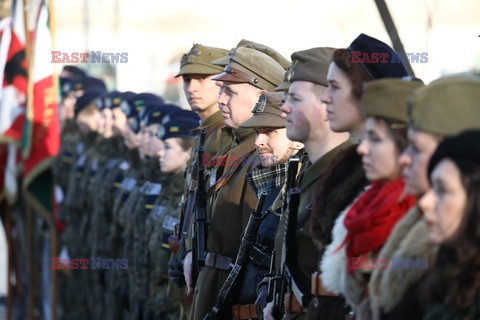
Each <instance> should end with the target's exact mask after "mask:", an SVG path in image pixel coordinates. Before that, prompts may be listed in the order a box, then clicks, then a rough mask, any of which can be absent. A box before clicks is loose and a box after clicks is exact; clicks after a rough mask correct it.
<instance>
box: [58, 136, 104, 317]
mask: <svg viewBox="0 0 480 320" xmlns="http://www.w3.org/2000/svg"><path fill="white" fill-rule="evenodd" d="M96 138H97V133H89V134H87V135H85V136H81V140H80V143H79V144H78V145H77V150H76V151H77V157H76V161H75V165H74V166H72V168H73V170H72V171H71V173H70V178H69V184H68V188H67V194H66V197H65V201H64V202H63V203H62V205H61V206H60V207H59V218H61V219H62V220H64V221H66V224H67V227H66V229H65V231H64V233H63V237H62V238H63V240H64V243H65V245H66V246H67V248H68V254H69V256H70V258H84V257H85V250H84V249H83V244H82V240H81V239H82V234H81V232H79V226H80V225H81V222H82V220H83V214H84V213H85V211H84V207H83V204H84V203H83V199H84V195H85V188H84V186H85V180H86V179H85V177H86V171H87V166H88V162H89V156H90V155H91V149H92V147H93V145H94V142H95V140H96ZM83 272H84V270H72V272H71V273H70V278H69V281H68V289H67V291H66V292H65V294H66V296H68V297H67V298H66V299H67V300H68V301H71V302H72V308H68V309H66V310H65V312H66V315H67V317H68V319H84V318H85V316H86V314H85V312H86V310H85V308H84V306H85V305H86V295H83V294H82V293H81V291H80V290H78V288H81V287H83V286H84V285H85V282H84V280H83V279H81V277H82V276H83Z"/></svg>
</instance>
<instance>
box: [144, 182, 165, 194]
mask: <svg viewBox="0 0 480 320" xmlns="http://www.w3.org/2000/svg"><path fill="white" fill-rule="evenodd" d="M160 191H162V185H161V184H160V183H153V182H150V183H148V186H147V187H146V189H145V194H146V195H157V194H160Z"/></svg>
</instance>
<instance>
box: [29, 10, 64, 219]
mask: <svg viewBox="0 0 480 320" xmlns="http://www.w3.org/2000/svg"><path fill="white" fill-rule="evenodd" d="M48 16H49V15H48V8H47V5H46V3H45V2H44V1H42V2H41V5H40V7H39V13H38V18H37V22H36V28H35V31H34V39H33V41H32V53H31V59H30V70H29V73H30V79H29V86H31V88H32V89H31V91H30V89H29V92H31V93H32V94H29V96H28V102H27V113H26V119H25V126H24V131H23V139H22V153H23V157H24V159H25V163H24V173H23V176H24V185H23V187H24V190H25V195H26V198H27V200H29V201H30V202H31V204H32V205H33V206H34V208H35V209H36V210H38V211H39V212H40V213H42V214H44V215H45V216H46V218H48V219H49V220H50V219H51V218H52V216H51V215H52V213H53V210H54V199H53V179H52V172H51V163H52V161H53V158H54V157H55V156H56V155H57V153H58V150H59V148H60V124H59V119H58V93H57V90H58V85H57V78H56V76H55V74H54V65H53V64H52V63H51V61H50V60H51V51H52V37H51V34H50V29H49V27H48Z"/></svg>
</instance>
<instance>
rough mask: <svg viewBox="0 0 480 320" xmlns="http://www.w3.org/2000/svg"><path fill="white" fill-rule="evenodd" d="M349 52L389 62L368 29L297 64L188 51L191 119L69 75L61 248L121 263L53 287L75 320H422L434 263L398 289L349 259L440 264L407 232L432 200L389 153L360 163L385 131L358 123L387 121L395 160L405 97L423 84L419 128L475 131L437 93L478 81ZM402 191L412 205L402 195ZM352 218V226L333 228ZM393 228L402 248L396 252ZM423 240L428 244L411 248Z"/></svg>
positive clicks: (271, 57)
mask: <svg viewBox="0 0 480 320" xmlns="http://www.w3.org/2000/svg"><path fill="white" fill-rule="evenodd" d="M353 51H356V52H358V51H360V52H364V53H366V54H369V55H371V54H372V53H379V52H382V53H388V54H396V53H395V52H394V51H393V49H391V48H390V47H389V46H388V45H386V44H385V43H383V42H381V41H379V40H377V39H375V38H372V37H369V36H367V35H363V34H362V35H360V36H359V37H357V38H356V39H355V40H354V41H353V42H352V43H351V44H350V46H349V47H348V49H334V48H329V47H322V48H312V49H308V50H303V51H298V52H295V53H293V54H292V61H293V62H292V63H290V62H289V61H288V60H287V59H285V58H283V57H282V56H281V55H280V54H279V53H278V52H276V51H275V50H273V49H272V48H269V47H268V46H265V45H262V44H258V43H254V42H251V41H245V40H242V41H241V42H240V43H239V44H238V45H237V47H236V48H234V49H232V50H230V51H229V52H227V51H226V50H223V49H219V48H213V47H207V46H203V45H194V46H193V47H192V48H191V50H190V51H189V52H188V53H187V54H185V55H184V56H183V58H182V60H181V69H180V72H179V73H178V76H182V77H183V83H184V91H185V95H186V97H187V101H188V102H189V104H190V107H191V109H192V111H193V112H190V111H185V110H179V108H177V107H175V106H172V105H168V104H165V103H164V102H163V101H162V100H161V98H159V97H154V96H152V95H150V94H133V93H130V92H127V93H118V92H112V93H108V94H106V93H105V90H104V88H98V83H97V82H98V81H92V79H91V78H89V77H85V76H83V75H82V76H80V78H81V79H78V77H79V76H75V75H72V76H71V77H70V79H69V80H65V85H66V87H67V89H65V90H64V95H65V99H64V104H63V106H64V108H65V102H66V101H69V100H68V97H69V96H77V95H78V96H80V97H78V99H76V102H75V108H73V109H74V111H75V112H74V119H75V120H74V121H66V122H65V123H66V125H65V127H64V132H65V134H64V136H63V139H62V151H61V153H60V155H59V157H58V159H57V166H56V167H57V168H58V169H57V173H58V174H57V177H58V184H59V186H60V187H61V190H62V192H63V193H64V195H65V196H64V199H63V201H62V206H61V210H59V217H58V218H59V219H62V220H64V221H65V222H66V229H65V231H64V233H63V237H62V238H63V241H64V244H65V247H66V248H67V250H68V256H69V257H70V258H71V259H72V258H89V259H93V258H94V257H101V258H104V257H107V258H110V257H113V258H123V259H127V260H128V268H126V269H122V270H70V271H71V273H70V274H66V275H65V278H64V282H63V283H62V284H63V285H64V288H65V290H64V291H63V292H64V294H61V297H62V300H63V303H62V306H63V307H64V308H63V309H64V311H65V315H66V318H67V319H76V318H94V319H110V318H112V319H120V318H125V319H170V318H172V319H178V318H180V319H256V318H260V319H263V318H265V319H280V318H285V319H345V318H346V317H350V318H355V317H356V318H357V319H370V318H375V319H395V318H402V319H404V318H415V319H422V317H423V314H424V312H425V310H423V309H422V306H420V304H419V303H418V301H417V300H418V299H416V298H417V297H416V296H415V294H413V293H412V292H415V288H416V287H417V286H418V283H419V281H420V280H421V279H423V278H424V277H425V275H426V273H427V271H428V270H415V271H412V270H409V271H410V273H409V272H405V274H402V275H401V276H402V277H403V278H397V280H395V279H393V280H392V279H391V278H389V277H394V276H392V275H391V274H390V273H388V274H386V275H384V274H382V273H381V272H382V270H380V269H378V270H370V269H369V270H367V271H366V270H353V269H352V268H351V266H350V262H349V261H350V260H349V259H352V258H355V257H367V256H368V257H369V258H372V257H377V256H378V257H382V255H383V256H384V257H385V258H386V259H391V258H394V257H396V255H399V254H401V255H402V257H417V258H418V257H421V258H426V259H429V261H431V264H433V261H434V260H435V252H436V247H435V246H434V245H433V244H431V243H430V242H428V235H427V234H428V232H426V231H425V230H423V229H422V230H423V231H425V232H424V234H421V232H420V235H419V231H418V230H417V231H416V232H415V234H414V235H410V234H409V233H408V231H406V229H409V227H412V228H414V229H421V228H424V227H425V226H424V223H423V224H422V219H421V217H419V214H418V212H417V211H416V210H415V208H417V207H413V209H412V212H408V213H407V211H408V210H409V209H410V208H411V207H412V206H413V204H414V203H415V197H420V196H421V195H422V194H423V193H424V192H425V191H426V190H415V188H414V187H412V185H413V186H414V185H415V183H416V181H414V180H415V178H417V179H420V178H419V177H421V176H422V175H421V174H420V175H418V174H417V175H416V176H415V174H416V173H415V174H412V177H410V179H411V180H412V181H409V180H408V179H406V178H405V179H406V180H407V181H405V182H404V181H403V179H401V178H399V172H401V170H399V169H398V168H399V167H400V165H399V164H398V163H396V158H397V157H396V156H395V154H393V153H392V154H391V155H390V158H391V159H395V161H394V162H395V163H394V164H392V167H393V168H394V169H395V170H393V169H392V172H395V175H393V176H387V177H381V176H380V177H379V176H378V175H377V174H378V173H376V172H375V170H373V171H372V169H371V168H372V167H373V165H371V166H370V167H369V164H366V163H363V165H362V157H363V158H364V159H368V158H367V155H368V154H369V153H370V152H371V150H372V149H371V147H369V148H367V149H366V143H367V142H369V143H370V144H372V145H373V143H374V138H375V137H372V136H368V134H370V135H373V134H372V133H371V132H374V131H375V130H374V129H371V132H370V131H368V132H370V133H368V134H365V135H364V125H365V119H366V118H367V117H373V118H381V119H382V121H386V123H387V124H388V128H390V129H389V130H393V131H392V132H393V133H392V136H395V137H396V138H395V139H397V138H398V139H397V140H398V141H397V143H396V144H395V146H396V148H397V149H398V152H397V153H401V152H402V151H403V149H404V148H405V147H406V142H405V141H406V139H407V137H406V127H407V112H406V104H407V100H408V99H409V98H410V97H411V96H412V95H413V94H414V93H415V92H417V91H415V90H420V92H421V94H419V95H418V97H417V100H418V101H417V100H414V102H413V103H412V107H411V110H410V111H409V116H410V118H411V119H410V122H409V123H408V125H409V126H410V128H411V129H412V130H417V131H420V132H422V131H426V132H429V133H432V134H435V135H436V136H437V135H440V136H446V135H451V134H456V133H458V132H460V131H463V130H465V129H469V128H477V127H479V125H478V120H477V119H478V110H475V109H474V108H473V107H472V106H471V103H469V101H470V100H471V99H470V98H469V99H465V101H462V102H463V104H462V105H461V106H460V107H458V108H457V112H458V114H459V115H461V116H460V117H461V120H454V119H452V118H451V117H448V116H445V111H444V108H446V107H448V106H449V105H448V103H449V102H448V101H451V100H446V99H445V97H443V98H442V99H443V100H440V101H439V99H438V98H436V97H437V96H438V93H439V92H441V91H442V90H447V89H448V88H458V87H460V88H466V89H465V90H467V92H465V94H466V95H467V96H468V95H469V94H474V93H473V92H471V91H472V90H471V89H470V87H468V86H465V85H464V84H465V83H469V84H473V87H474V88H476V89H478V82H479V80H478V79H477V78H475V77H452V78H451V79H448V78H447V79H446V80H443V81H442V80H439V83H435V82H434V83H432V85H430V86H428V87H425V86H424V85H423V84H422V83H421V81H419V80H418V79H412V78H411V77H409V74H408V72H407V70H406V69H405V67H404V66H403V64H402V63H390V62H388V63H380V62H378V63H361V62H358V63H354V62H353V60H352V52H353ZM398 60H400V59H398ZM383 78H388V79H383ZM390 78H392V79H390ZM380 79H382V80H380ZM90 82H94V83H96V84H95V85H94V86H95V87H94V88H89V86H90V85H91V84H89V83H90ZM365 83H367V84H368V86H367V89H366V90H363V85H364V84H365ZM63 87H65V86H62V88H63ZM68 87H70V88H75V89H68ZM446 88H447V89H446ZM421 90H424V91H426V93H424V92H423V91H421ZM469 90H470V91H469ZM473 91H475V90H473ZM477 91H478V90H477ZM99 98H101V99H99ZM429 99H431V100H432V101H433V102H430V100H429ZM425 101H427V102H425ZM432 103H434V104H435V106H436V108H434V109H432V110H427V109H426V107H425V105H430V104H432ZM92 104H93V107H92ZM432 108H433V107H432ZM218 109H220V111H219V110H218ZM435 112H438V114H436V113H435ZM109 114H111V118H110V120H109ZM195 114H196V117H197V118H195V116H194V115H195ZM99 115H101V117H98V116H99ZM95 117H96V118H95ZM119 118H122V119H123V121H119V122H117V120H118V119H119ZM175 119H177V122H175ZM187 119H188V120H187ZM385 119H387V120H385ZM198 120H200V123H201V125H200V126H197V125H198ZM109 121H110V125H111V128H113V129H110V130H108V127H109V125H108V123H109ZM69 123H76V126H78V129H75V130H70V129H69ZM94 123H96V124H97V127H95V125H92V124H94ZM367 124H368V121H367ZM372 126H373V125H372ZM87 128H88V129H87ZM115 128H116V129H115ZM194 128H195V129H194ZM373 128H375V127H373ZM192 129H193V130H192ZM389 132H390V131H389ZM189 133H191V134H193V135H196V140H195V143H194V142H193V138H192V136H191V135H190V136H189ZM201 137H203V138H201ZM169 138H176V139H183V140H182V141H184V142H181V141H179V140H175V141H177V143H178V144H179V145H178V146H177V149H176V150H179V151H182V150H183V151H184V152H185V153H187V154H188V156H187V155H186V154H182V153H178V154H175V156H173V157H171V158H169V157H165V154H168V152H172V150H171V149H172V145H171V142H170V141H168V139H169ZM362 138H363V140H365V141H367V142H363V143H362V144H360V141H362ZM412 143H415V141H413V142H411V141H409V144H412ZM357 148H358V149H357ZM409 148H412V146H410V145H409ZM173 149H175V148H173ZM366 150H367V151H366ZM406 150H409V149H408V148H407V149H406ZM190 152H191V154H190ZM357 152H358V153H357ZM158 155H159V156H160V166H159V161H158V159H157V156H158ZM406 162H408V161H406ZM414 164H415V163H414V161H413V160H411V159H410V163H409V164H407V163H405V164H403V165H404V166H406V167H409V166H410V167H412V166H414ZM184 169H185V170H184ZM65 172H69V174H68V175H65ZM417 173H418V172H417ZM424 175H425V174H424ZM66 176H68V181H67V179H66V178H65V177H66ZM62 178H63V179H65V180H64V181H62ZM424 179H426V177H424ZM384 180H387V181H389V182H391V183H389V184H388V186H387V185H386V184H384V182H385V181H384ZM378 181H381V182H382V183H376V182H378ZM369 184H370V186H368V185H369ZM410 184H411V185H410ZM374 187H375V188H374ZM387 187H388V188H387ZM404 187H405V190H406V191H407V193H409V195H410V196H407V197H405V198H402V201H398V203H397V200H399V190H401V191H403V188H404ZM382 188H383V189H382ZM372 190H373V191H372ZM378 190H381V191H382V192H380V191H378ZM385 190H389V192H387V191H385ZM375 193H377V194H381V195H382V196H384V197H385V199H386V200H385V201H386V202H387V200H388V201H389V202H388V203H387V204H388V205H392V206H393V207H392V208H394V209H391V210H390V211H388V210H378V212H374V213H375V214H376V215H373V214H372V215H371V216H372V217H375V218H376V219H379V220H378V221H383V222H382V223H383V224H382V225H381V226H380V227H379V228H377V229H375V228H373V227H371V224H370V223H371V220H368V219H366V220H365V219H364V220H362V219H363V218H365V217H360V218H362V219H360V218H359V217H357V216H355V214H354V213H356V212H357V211H358V209H359V208H360V209H362V210H364V211H365V212H366V213H370V211H369V210H372V208H371V207H369V206H368V204H369V203H376V202H375V201H374V200H377V199H378V198H375V197H376V196H377V197H378V195H376V194H375ZM387 195H389V197H388V196H387ZM393 197H397V198H396V199H394V200H392V198H393ZM352 203H354V204H355V205H352ZM255 207H257V209H255ZM380 208H381V207H380ZM389 208H390V207H389ZM374 209H378V207H377V208H374ZM352 212H353V213H352ZM392 212H395V215H393V214H390V213H392ZM382 214H383V216H382ZM389 214H390V215H389ZM387 216H388V217H389V218H388V219H386V217H387ZM292 217H293V218H292ZM347 218H348V219H347ZM367 218H368V217H367ZM344 219H346V220H345V221H347V220H348V221H349V222H351V224H349V225H348V226H347V225H346V230H341V225H342V223H343V221H344ZM397 223H398V225H399V226H403V227H402V228H400V227H398V228H394V227H395V224H397ZM352 225H353V227H350V226H352ZM404 225H407V226H406V227H405V226H404ZM175 226H176V227H175ZM366 226H367V227H366ZM355 228H357V229H355ZM337 229H338V230H340V231H338V232H337V231H336V230H337ZM370 229H371V230H370ZM369 232H370V233H369ZM173 234H175V235H176V236H178V237H179V238H180V242H179V248H177V246H176V242H175V237H172V235H173ZM390 234H391V237H392V238H395V239H397V240H398V239H399V238H400V239H402V240H400V241H396V242H395V243H392V241H388V238H389V236H390ZM403 237H405V238H406V239H405V241H409V242H406V244H405V243H404V242H402V241H404V240H403ZM346 239H348V240H346ZM365 239H367V240H365ZM355 241H360V243H362V244H365V245H358V243H357V242H355ZM415 241H417V242H420V243H422V245H421V246H420V248H417V247H415V246H413V247H411V246H409V243H412V242H415ZM399 242H400V243H399ZM353 243H355V246H354V245H352V244H353ZM384 245H385V246H386V247H388V250H385V251H382V248H383V247H384ZM397 246H398V247H397ZM171 251H173V253H172V252H171ZM332 257H335V258H332ZM170 258H171V259H170ZM169 259H170V262H169V263H168V260H169ZM167 263H168V265H167ZM167 271H168V274H169V275H170V280H169V279H168V278H167ZM395 275H396V276H398V274H395ZM379 278H380V279H382V281H383V282H382V281H381V280H378V279H379ZM370 279H376V281H377V283H376V285H377V287H375V290H370V286H372V285H374V284H373V282H371V281H370ZM399 279H402V280H404V281H402V283H401V285H400V283H398V282H399ZM389 281H390V282H389ZM395 281H396V282H395ZM378 282H381V283H382V284H383V283H387V284H389V285H378ZM87 286H88V290H86V289H85V287H87ZM399 287H401V290H398V291H396V289H397V288H399ZM385 296H387V297H388V299H385V298H384V297H385ZM412 297H413V298H412Z"/></svg>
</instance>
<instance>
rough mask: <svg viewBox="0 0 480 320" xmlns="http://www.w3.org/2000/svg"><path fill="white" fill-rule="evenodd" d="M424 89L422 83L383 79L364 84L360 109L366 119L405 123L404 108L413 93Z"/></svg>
mask: <svg viewBox="0 0 480 320" xmlns="http://www.w3.org/2000/svg"><path fill="white" fill-rule="evenodd" d="M421 87H425V85H424V84H423V83H422V82H419V81H408V80H402V79H399V78H384V79H381V80H374V81H370V82H368V83H367V84H366V86H365V87H364V90H363V95H362V100H361V102H362V107H363V111H364V112H365V115H366V116H367V117H384V118H389V119H393V120H397V121H400V122H407V112H406V106H407V101H408V98H409V97H410V96H411V95H412V93H413V91H415V90H416V89H418V88H421Z"/></svg>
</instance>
